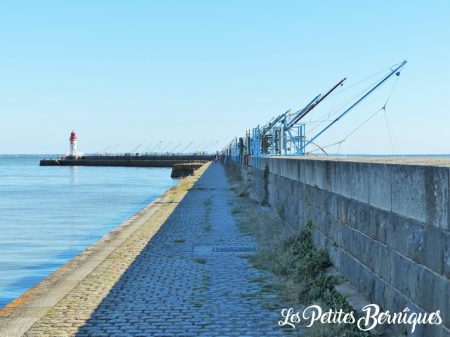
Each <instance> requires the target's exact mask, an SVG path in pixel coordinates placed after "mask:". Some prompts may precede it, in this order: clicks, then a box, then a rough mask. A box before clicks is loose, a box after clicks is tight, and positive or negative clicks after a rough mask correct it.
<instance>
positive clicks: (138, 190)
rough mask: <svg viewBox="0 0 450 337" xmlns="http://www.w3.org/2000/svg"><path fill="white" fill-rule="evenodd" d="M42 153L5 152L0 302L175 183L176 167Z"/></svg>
mask: <svg viewBox="0 0 450 337" xmlns="http://www.w3.org/2000/svg"><path fill="white" fill-rule="evenodd" d="M39 159H40V158H39V157H38V156H0V309H1V308H2V307H4V306H5V305H6V304H8V303H9V302H11V301H12V300H13V299H14V298H16V297H17V296H19V295H20V294H22V293H23V292H24V291H26V290H27V289H29V288H31V287H32V286H33V285H35V284H36V283H38V282H40V281H41V280H43V279H44V278H45V277H46V276H48V275H49V274H50V273H52V272H53V271H54V270H56V269H57V268H59V267H60V266H61V265H63V264H64V263H66V262H67V261H69V260H70V259H72V258H73V257H75V256H76V255H78V254H79V253H80V252H81V251H83V250H84V249H85V248H86V247H88V246H90V245H92V244H93V243H94V242H95V241H96V240H98V239H99V238H101V237H102V236H103V235H105V234H106V233H108V232H109V231H110V230H111V229H113V228H114V227H116V226H118V225H119V224H120V223H121V222H122V221H124V220H126V219H127V218H128V217H130V216H131V215H133V214H134V213H136V212H137V211H138V210H139V209H141V208H143V207H144V206H145V205H147V204H148V203H150V202H151V201H152V200H154V199H155V198H156V197H157V196H158V195H160V194H162V193H163V192H164V191H165V190H166V189H168V188H169V187H171V186H173V185H174V184H175V183H176V180H174V179H171V178H170V168H132V167H83V166H79V167H64V166H44V167H40V166H39Z"/></svg>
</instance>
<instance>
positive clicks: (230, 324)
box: [26, 164, 285, 337]
mask: <svg viewBox="0 0 450 337" xmlns="http://www.w3.org/2000/svg"><path fill="white" fill-rule="evenodd" d="M230 198H237V197H236V196H235V195H234V194H233V193H232V192H231V191H230V187H229V184H228V181H227V179H226V177H225V172H224V169H223V167H222V166H221V165H219V164H212V165H211V166H210V167H209V168H208V169H207V170H206V172H205V173H204V174H203V175H202V177H201V178H200V179H199V180H198V181H197V183H196V185H195V186H194V188H193V189H192V190H191V191H190V192H189V193H188V194H187V195H186V196H185V197H184V199H183V200H182V201H181V202H180V203H179V205H178V207H177V208H176V209H175V210H174V212H173V213H172V214H171V216H170V217H169V218H168V220H167V221H166V222H165V224H164V225H163V226H162V227H161V228H160V229H159V231H158V232H157V233H156V234H154V235H153V237H152V238H151V240H150V241H149V242H148V243H145V246H143V247H144V248H143V249H142V250H141V251H137V250H136V248H135V246H133V242H129V243H128V246H126V247H121V248H122V249H120V250H117V251H115V252H113V253H112V256H114V257H115V260H114V263H111V264H110V265H109V266H108V268H103V269H99V270H97V269H96V270H94V272H93V273H91V275H89V276H88V277H87V278H86V279H84V280H83V281H81V282H80V283H79V284H78V285H77V286H76V287H75V288H74V290H73V291H72V292H70V293H69V294H68V295H67V296H66V297H65V298H64V299H63V300H61V301H60V302H59V303H58V304H57V305H56V306H55V307H54V308H53V309H52V311H51V313H49V314H47V315H46V316H44V317H43V318H42V319H41V320H40V321H38V322H37V323H35V324H34V325H33V327H32V328H31V329H30V330H29V331H28V333H27V334H26V337H30V336H56V335H57V334H58V333H59V334H60V335H61V334H62V333H65V335H67V336H77V337H82V336H90V337H100V336H121V337H125V336H136V337H139V336H140V337H143V336H155V337H156V336H159V337H164V336H186V337H188V336H283V335H284V334H285V333H284V332H283V330H282V329H281V328H279V327H278V326H277V324H276V322H277V320H278V319H279V318H280V316H279V310H278V309H274V310H268V309H265V307H264V303H267V302H269V303H273V301H274V298H275V294H274V293H270V292H259V290H260V288H259V287H260V286H259V285H258V284H256V283H255V282H252V280H254V279H255V278H258V277H264V276H267V274H265V272H263V271H260V270H257V269H255V268H253V266H252V265H251V264H250V263H249V261H248V259H247V258H246V256H248V255H249V254H254V253H255V249H256V248H257V247H258V246H257V243H256V241H255V240H254V238H253V237H251V236H249V235H247V234H244V233H242V232H241V231H240V230H239V229H238V227H237V225H236V219H235V218H234V216H233V215H232V212H231V209H230V206H229V200H230ZM149 230H150V229H149ZM146 235H147V234H145V233H143V234H142V240H145V238H146V237H148V235H147V236H146ZM150 237H151V236H150ZM147 240H148V239H147ZM199 247H200V248H199ZM201 247H210V248H208V249H204V248H201ZM124 248H126V249H124ZM250 248H251V249H250ZM118 257H120V258H119V259H118ZM118 261H123V263H122V264H120V263H118ZM127 261H131V262H127ZM130 263H131V264H130ZM128 265H129V266H128ZM124 266H128V267H127V268H126V267H125V270H124ZM253 293H254V294H257V295H256V296H248V294H253ZM280 307H281V306H280ZM274 322H275V323H274Z"/></svg>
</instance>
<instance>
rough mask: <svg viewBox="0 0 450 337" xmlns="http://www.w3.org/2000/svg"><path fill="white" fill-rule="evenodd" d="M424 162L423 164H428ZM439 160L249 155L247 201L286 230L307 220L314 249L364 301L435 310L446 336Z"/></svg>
mask: <svg viewBox="0 0 450 337" xmlns="http://www.w3.org/2000/svg"><path fill="white" fill-rule="evenodd" d="M428 162H429V161H428ZM447 165H448V163H447V162H437V163H434V164H431V165H430V164H426V162H425V163H422V162H421V163H420V164H417V163H412V162H407V161H406V160H405V161H403V162H402V161H400V162H398V161H397V162H395V161H390V162H389V161H385V162H383V160H381V159H378V160H376V161H375V160H367V159H362V160H358V159H352V160H348V159H347V160H343V159H336V158H335V159H333V158H331V159H328V158H326V159H306V158H289V157H279V158H274V157H272V158H258V159H256V158H254V159H252V158H250V159H249V160H248V166H243V173H244V176H245V177H246V180H247V182H248V184H249V186H250V190H251V197H252V198H254V199H256V200H259V201H261V202H263V201H265V202H269V203H270V204H271V205H272V206H273V207H275V208H277V209H278V211H279V212H280V214H282V216H284V217H285V219H286V220H287V221H288V222H289V223H290V224H291V225H294V226H298V227H299V228H302V227H304V226H305V224H306V223H307V222H308V221H309V220H311V221H312V224H313V229H314V240H315V243H316V244H317V246H319V247H323V248H326V249H327V251H328V253H329V255H330V258H331V260H332V263H333V264H334V265H335V266H336V268H337V269H338V270H339V271H340V272H341V273H342V274H344V276H345V277H346V278H347V279H348V280H349V281H350V282H351V283H353V284H354V285H355V286H356V287H357V288H358V289H359V290H360V291H361V292H362V293H363V294H364V295H365V296H366V297H367V298H368V300H369V301H371V302H372V303H376V304H379V305H380V306H382V307H383V308H384V309H385V310H390V311H391V312H392V311H394V312H399V311H402V310H403V309H404V308H405V307H409V308H410V309H411V311H416V312H424V311H426V312H433V311H436V310H440V311H441V316H442V318H443V321H444V322H443V325H441V326H429V327H427V328H426V331H425V329H417V330H416V333H415V334H410V333H409V332H408V333H409V334H410V335H414V336H450V331H449V329H448V328H449V327H450V225H449V216H450V199H449V170H450V167H447Z"/></svg>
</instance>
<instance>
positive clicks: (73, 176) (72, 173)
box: [70, 166, 78, 185]
mask: <svg viewBox="0 0 450 337" xmlns="http://www.w3.org/2000/svg"><path fill="white" fill-rule="evenodd" d="M77 169H78V166H71V167H70V182H71V183H72V185H76V184H77Z"/></svg>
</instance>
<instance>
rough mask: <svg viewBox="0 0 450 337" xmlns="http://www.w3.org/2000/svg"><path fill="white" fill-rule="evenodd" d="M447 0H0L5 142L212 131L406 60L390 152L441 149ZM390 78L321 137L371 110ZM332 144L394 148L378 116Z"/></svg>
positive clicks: (61, 146) (446, 139) (40, 145)
mask: <svg viewBox="0 0 450 337" xmlns="http://www.w3.org/2000/svg"><path fill="white" fill-rule="evenodd" d="M449 17H450V2H449V1H444V0H442V1H428V2H425V1H411V0H410V1H402V0H400V1H372V2H367V1H364V2H363V1H345V0H344V1H309V2H306V1H262V0H259V1H251V0H246V1H236V0H234V1H233V0H232V1H195V0H194V1H111V0H109V1H70V2H69V1H45V0H43V1H0V116H1V123H0V153H64V152H67V151H68V137H69V132H70V131H71V130H72V129H74V130H76V131H77V133H78V136H79V148H80V150H81V151H84V152H95V151H100V150H102V149H103V148H106V147H107V146H110V145H116V144H120V145H119V146H118V147H116V149H117V150H118V151H131V150H132V149H133V148H134V144H136V145H137V144H140V143H148V142H157V141H163V142H165V143H166V144H168V143H169V142H172V143H173V144H177V143H178V142H183V143H185V144H188V143H189V142H191V141H195V142H197V143H200V142H202V141H204V140H207V141H208V142H210V141H213V140H216V139H217V140H219V143H220V146H223V145H225V144H226V143H227V142H228V141H229V140H230V139H231V138H233V137H234V136H239V135H242V134H244V132H245V130H246V129H249V128H251V127H254V126H256V125H257V124H260V123H264V122H266V121H267V120H268V119H270V117H272V116H273V115H276V114H279V113H281V112H284V111H285V110H286V109H289V108H293V109H299V108H301V107H302V106H303V105H305V104H306V103H307V101H309V100H311V99H312V98H313V97H314V96H316V95H317V94H318V93H320V92H323V91H325V90H327V89H328V88H329V87H330V86H331V85H332V84H334V83H335V82H337V81H338V80H339V79H340V78H342V77H344V76H347V77H348V78H349V84H351V83H352V82H355V81H358V80H360V79H363V78H365V77H367V76H369V75H371V74H373V73H375V72H377V71H379V70H381V69H385V68H386V67H388V66H390V65H392V64H394V63H398V62H400V61H401V60H403V59H407V60H408V64H407V66H406V67H405V69H404V71H403V73H402V75H401V77H400V78H399V81H398V83H397V86H396V88H395V90H394V92H393V95H392V97H391V100H390V103H389V106H388V110H387V114H388V122H389V126H390V128H391V130H392V132H391V139H392V143H393V145H394V148H395V152H396V153H450V145H449V144H450V132H449V131H448V130H449V125H450V116H449V112H450V96H449V88H450V85H449V84H450V65H449V60H450V20H448V18H449ZM389 85H390V84H388V85H387V86H386V88H384V89H385V90H384V89H383V90H381V91H380V92H379V93H378V96H377V95H375V96H374V97H373V98H372V99H371V100H368V101H367V102H366V103H365V105H363V106H361V108H360V109H357V110H355V111H354V112H352V113H351V114H350V115H349V116H348V117H346V118H345V119H344V120H343V121H342V122H340V124H339V125H338V126H337V127H336V128H333V129H332V131H330V132H329V133H328V132H327V133H326V134H325V135H324V137H321V138H320V139H319V140H318V142H319V143H320V144H321V145H327V144H329V143H332V142H333V141H338V140H340V139H341V138H342V135H343V134H345V133H346V132H348V131H351V130H352V129H354V128H355V127H356V126H357V125H359V124H358V123H360V121H361V120H364V116H367V115H368V114H370V113H372V112H373V111H375V110H376V109H377V108H379V107H380V106H381V105H382V104H383V102H384V100H385V98H386V96H387V91H389V88H390V86H389ZM339 151H340V152H341V153H387V154H391V153H392V146H391V141H390V140H389V134H388V133H387V129H386V121H385V117H384V116H383V114H380V115H379V116H378V115H377V116H376V117H375V118H374V119H373V120H371V121H370V123H368V124H367V125H365V127H363V128H362V129H360V130H359V131H358V132H357V133H356V134H355V135H353V136H352V137H351V138H349V139H348V140H347V141H346V142H345V143H344V144H343V145H342V147H341V148H340V149H339Z"/></svg>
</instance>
